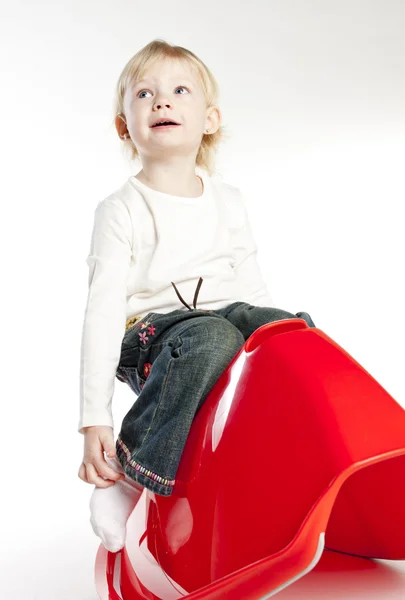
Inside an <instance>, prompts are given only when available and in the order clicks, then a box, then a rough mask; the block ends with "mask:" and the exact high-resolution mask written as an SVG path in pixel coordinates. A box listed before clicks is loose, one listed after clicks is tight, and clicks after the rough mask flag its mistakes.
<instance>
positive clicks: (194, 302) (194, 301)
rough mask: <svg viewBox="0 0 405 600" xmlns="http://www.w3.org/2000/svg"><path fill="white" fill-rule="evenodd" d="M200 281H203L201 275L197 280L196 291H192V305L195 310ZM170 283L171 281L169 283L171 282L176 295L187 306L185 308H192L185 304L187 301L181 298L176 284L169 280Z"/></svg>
mask: <svg viewBox="0 0 405 600" xmlns="http://www.w3.org/2000/svg"><path fill="white" fill-rule="evenodd" d="M202 282H203V278H202V277H200V279H199V280H198V284H197V289H196V291H195V293H194V300H193V306H194V308H195V310H197V297H198V292H199V291H200V287H201V284H202ZM170 283H171V284H172V286H173V287H174V289H175V291H176V294H177V296H178V297H179V299H180V300H181V302H183V304H184V306H187V308H188V309H189V310H193V309H192V308H191V307H190V306H189V305H188V304H187V302H185V301H184V300H183V298H182V297H181V296H180V292H179V291H178V289H177V288H176V286H175V285H174V283H173V281H171V282H170ZM207 312H210V311H207Z"/></svg>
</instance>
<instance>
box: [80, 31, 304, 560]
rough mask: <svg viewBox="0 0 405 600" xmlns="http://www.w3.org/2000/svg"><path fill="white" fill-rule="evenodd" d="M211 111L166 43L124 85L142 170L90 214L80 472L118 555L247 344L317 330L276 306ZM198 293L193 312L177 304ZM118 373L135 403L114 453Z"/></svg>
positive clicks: (126, 130) (121, 110)
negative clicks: (281, 323) (144, 501)
mask: <svg viewBox="0 0 405 600" xmlns="http://www.w3.org/2000/svg"><path fill="white" fill-rule="evenodd" d="M217 103H218V88H217V84H216V81H215V79H214V77H213V75H212V73H211V72H210V70H209V69H208V68H207V66H206V65H205V64H204V63H203V62H202V61H201V60H200V59H199V58H197V56H196V55H195V54H193V53H192V52H190V51H189V50H187V49H185V48H182V47H180V46H172V45H170V44H168V43H166V42H165V41H162V40H154V41H152V42H151V43H150V44H148V45H147V46H145V47H144V48H143V49H142V50H141V51H139V52H138V53H137V54H136V55H135V56H134V57H133V58H131V59H130V61H129V62H128V63H127V65H126V66H125V67H124V69H123V71H122V73H121V75H120V77H119V80H118V84H117V91H116V103H115V126H116V129H117V132H118V135H119V137H120V138H121V139H122V140H123V143H124V144H125V145H126V146H128V149H129V150H130V152H131V157H132V158H139V160H140V162H141V164H142V169H141V171H139V173H138V174H137V175H135V176H134V175H132V176H130V177H129V179H128V180H127V181H126V182H125V183H124V185H122V187H120V188H119V189H118V190H117V191H115V192H114V193H112V194H111V195H110V196H108V197H106V198H105V199H104V200H102V201H101V202H99V204H98V205H97V207H96V210H95V217H94V226H93V232H92V238H91V248H90V253H89V255H88V258H87V261H86V262H87V264H88V266H89V292H88V299H87V306H86V311H85V319H84V326H83V335H82V345H81V373H80V411H81V413H80V421H79V428H78V429H79V432H80V433H83V434H84V456H83V462H82V464H81V466H80V469H79V473H78V475H79V477H80V479H82V480H83V481H85V482H87V483H90V484H94V485H95V488H94V490H93V493H92V496H91V499H90V512H91V516H90V522H91V525H92V527H93V530H94V532H95V533H96V535H98V536H99V537H100V538H101V540H102V542H103V544H104V545H105V547H106V548H107V549H108V550H110V551H111V552H117V551H118V550H120V549H121V548H122V547H123V546H124V543H125V532H126V522H127V519H128V517H129V515H130V514H131V512H132V510H133V508H134V507H135V505H136V503H137V502H138V500H139V497H140V495H141V493H142V491H143V489H144V488H147V489H149V490H151V491H153V492H155V493H156V494H160V495H163V496H169V495H170V494H171V493H172V492H173V488H174V486H175V482H176V471H177V468H178V465H179V461H180V458H181V455H182V451H183V448H184V445H185V442H186V439H187V435H188V433H189V431H190V427H191V424H192V421H193V419H194V417H195V415H196V413H197V411H198V409H199V408H200V406H201V405H202V403H203V402H204V400H205V399H206V397H207V396H208V394H209V392H210V390H211V389H212V388H213V386H214V384H215V383H216V381H217V380H218V378H219V377H220V375H221V373H223V371H224V370H225V369H226V367H227V366H228V365H229V363H230V362H231V360H232V359H233V357H234V356H235V354H236V353H237V352H238V351H239V350H240V348H241V347H242V345H243V344H244V343H245V341H246V340H247V339H248V337H249V336H250V335H251V334H252V333H253V332H254V331H255V330H256V329H257V328H258V327H260V326H262V325H264V324H265V323H269V322H272V321H277V320H280V319H290V318H297V317H301V318H303V319H304V320H305V321H306V322H307V323H308V325H309V326H310V327H315V324H314V323H313V321H312V319H311V317H310V316H309V315H308V313H303V312H301V313H296V314H293V313H289V312H286V311H283V310H281V309H278V308H275V306H274V303H273V301H272V299H271V297H270V295H269V293H268V290H267V286H266V284H265V283H264V281H263V279H262V276H261V272H260V269H259V266H258V263H257V259H256V255H257V247H256V244H255V241H254V239H253V235H252V230H251V227H250V223H249V219H248V214H247V209H246V207H245V203H244V198H243V196H242V194H241V192H240V191H239V189H238V188H236V187H234V186H232V185H229V184H226V183H224V182H223V181H222V180H221V178H218V177H216V176H214V174H213V173H214V169H213V163H214V153H215V151H216V149H217V147H218V144H219V143H220V141H222V139H223V137H224V131H223V126H222V125H221V113H220V110H219V108H218V106H217ZM162 123H167V124H166V125H165V124H162ZM202 284H203V286H202V294H201V296H202V297H201V299H200V300H199V301H198V304H199V306H198V308H197V296H198V294H199V291H200V287H201V285H202ZM178 287H179V288H181V292H182V295H181V294H180V291H179V290H178ZM193 294H194V299H193V307H191V306H190V305H189V304H188V303H187V301H185V300H184V299H183V296H184V297H185V298H186V299H188V300H189V299H190V298H191V297H193ZM180 302H181V303H182V304H180ZM183 305H184V306H183ZM115 377H117V379H119V380H120V381H122V382H125V383H127V384H128V385H129V387H130V388H131V390H132V391H133V392H134V393H135V394H136V395H137V396H138V397H137V399H136V402H134V404H133V406H132V407H131V408H130V410H129V412H128V413H127V414H126V416H125V417H124V419H123V422H122V426H121V431H120V433H119V435H118V437H117V440H116V443H115V444H114V434H113V427H114V424H113V419H112V412H111V402H112V397H113V392H114V383H115ZM104 452H105V453H106V455H107V456H106V458H104Z"/></svg>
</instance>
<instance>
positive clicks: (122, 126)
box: [115, 113, 129, 139]
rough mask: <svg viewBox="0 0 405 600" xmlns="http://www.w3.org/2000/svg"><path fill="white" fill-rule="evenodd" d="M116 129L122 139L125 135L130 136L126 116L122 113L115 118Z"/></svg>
mask: <svg viewBox="0 0 405 600" xmlns="http://www.w3.org/2000/svg"><path fill="white" fill-rule="evenodd" d="M115 128H116V130H117V133H118V135H119V137H120V138H121V139H122V138H123V137H124V135H126V134H127V135H129V134H128V129H127V124H126V121H125V116H124V115H123V114H122V113H120V114H119V115H117V116H116V117H115Z"/></svg>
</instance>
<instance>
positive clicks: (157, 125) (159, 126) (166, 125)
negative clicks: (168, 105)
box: [150, 121, 180, 129]
mask: <svg viewBox="0 0 405 600" xmlns="http://www.w3.org/2000/svg"><path fill="white" fill-rule="evenodd" d="M173 127H180V123H176V122H175V121H165V122H162V123H155V124H154V125H151V126H150V128H151V129H171V128H173Z"/></svg>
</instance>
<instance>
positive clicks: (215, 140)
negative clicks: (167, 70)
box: [113, 39, 230, 175]
mask: <svg viewBox="0 0 405 600" xmlns="http://www.w3.org/2000/svg"><path fill="white" fill-rule="evenodd" d="M164 58H171V59H179V60H184V61H186V62H187V63H188V64H189V65H190V66H191V67H192V68H193V69H194V71H195V72H196V73H197V75H198V76H199V79H200V81H201V86H202V89H203V92H204V95H205V99H206V104H207V108H208V107H210V106H218V99H219V88H218V84H217V82H216V80H215V78H214V76H213V74H212V73H211V71H210V70H209V68H208V67H207V66H206V65H205V64H204V63H203V61H202V60H201V59H199V58H198V57H197V56H196V55H195V54H194V53H193V52H191V51H190V50H187V49H186V48H183V47H182V46H173V45H171V44H169V43H168V42H166V41H165V40H161V39H155V40H153V41H152V42H150V43H149V44H147V45H146V46H144V47H143V48H142V49H141V50H139V52H137V53H136V54H135V55H134V56H133V57H132V58H131V59H130V60H129V61H128V62H127V64H126V65H125V67H124V68H123V70H122V72H121V74H120V76H119V78H118V81H117V84H116V90H115V98H114V107H113V112H114V118H113V122H115V119H116V117H117V116H118V115H122V116H124V106H123V100H124V96H125V92H126V90H127V89H128V87H129V86H130V85H131V84H132V83H133V82H134V81H137V80H138V79H141V78H142V77H143V75H144V73H145V71H146V70H147V69H148V67H149V66H150V65H152V64H153V63H154V62H155V61H157V60H161V59H164ZM225 130H226V128H225V127H224V126H223V125H220V126H219V129H218V131H216V132H215V133H212V134H208V135H206V134H205V133H204V135H203V137H202V140H201V144H200V147H199V149H198V153H197V156H196V165H197V166H199V167H201V168H203V169H205V170H206V171H207V172H208V173H209V175H213V174H214V173H215V170H214V167H215V154H216V152H217V150H218V146H219V144H220V143H221V142H222V141H224V140H225V139H229V137H230V136H228V135H227V134H226V133H225ZM124 143H125V146H124V149H127V148H128V147H129V152H130V160H136V159H137V158H139V154H138V150H137V148H136V147H135V145H134V143H133V142H132V140H131V138H130V137H128V138H127V139H126V140H124Z"/></svg>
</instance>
